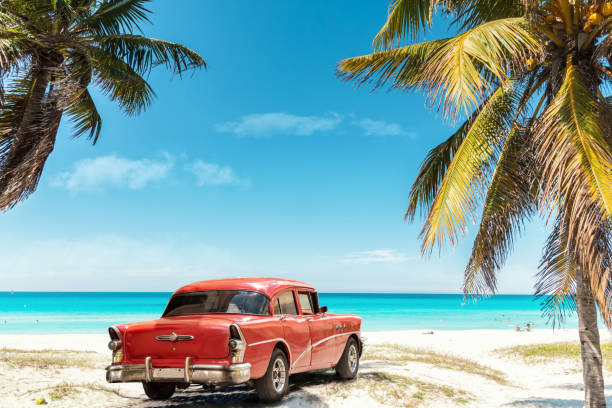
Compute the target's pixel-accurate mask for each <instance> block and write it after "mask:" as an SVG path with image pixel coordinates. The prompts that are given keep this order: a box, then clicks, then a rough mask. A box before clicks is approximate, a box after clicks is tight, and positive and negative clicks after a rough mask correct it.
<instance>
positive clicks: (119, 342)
mask: <svg viewBox="0 0 612 408" xmlns="http://www.w3.org/2000/svg"><path fill="white" fill-rule="evenodd" d="M108 334H109V336H110V338H111V340H110V341H109V342H108V348H109V349H110V350H112V351H113V364H116V363H120V362H121V361H123V339H122V338H121V332H120V331H119V329H118V328H116V327H115V326H111V327H109V328H108Z"/></svg>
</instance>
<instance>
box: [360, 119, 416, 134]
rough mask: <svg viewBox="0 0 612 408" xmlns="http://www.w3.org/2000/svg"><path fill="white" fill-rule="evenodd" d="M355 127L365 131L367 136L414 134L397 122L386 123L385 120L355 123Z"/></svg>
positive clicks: (368, 120) (367, 120)
mask: <svg viewBox="0 0 612 408" xmlns="http://www.w3.org/2000/svg"><path fill="white" fill-rule="evenodd" d="M353 124H354V125H355V126H358V127H360V128H361V129H362V130H363V134H364V135H366V136H407V135H412V133H410V132H407V131H405V130H404V129H402V127H401V126H400V125H399V124H398V123H395V122H385V121H383V120H374V119H370V118H365V119H360V120H355V121H353Z"/></svg>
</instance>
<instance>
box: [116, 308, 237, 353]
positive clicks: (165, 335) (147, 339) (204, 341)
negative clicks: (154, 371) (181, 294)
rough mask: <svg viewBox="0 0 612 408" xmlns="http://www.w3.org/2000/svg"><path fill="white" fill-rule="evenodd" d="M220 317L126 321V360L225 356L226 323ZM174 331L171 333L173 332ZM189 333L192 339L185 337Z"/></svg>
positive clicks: (227, 351) (226, 350)
mask: <svg viewBox="0 0 612 408" xmlns="http://www.w3.org/2000/svg"><path fill="white" fill-rule="evenodd" d="M231 323H232V322H231V321H229V320H226V319H223V318H216V317H205V316H197V317H195V316H177V317H166V318H161V319H157V320H151V321H148V322H139V323H132V324H129V325H128V327H127V332H126V338H125V342H126V354H127V357H128V358H130V359H140V358H143V359H144V358H146V357H151V358H152V359H154V360H155V359H184V358H186V357H192V358H224V357H227V356H228V355H229V347H228V341H229V326H230V324H231ZM173 333H174V334H173ZM189 336H192V337H193V339H188V338H189Z"/></svg>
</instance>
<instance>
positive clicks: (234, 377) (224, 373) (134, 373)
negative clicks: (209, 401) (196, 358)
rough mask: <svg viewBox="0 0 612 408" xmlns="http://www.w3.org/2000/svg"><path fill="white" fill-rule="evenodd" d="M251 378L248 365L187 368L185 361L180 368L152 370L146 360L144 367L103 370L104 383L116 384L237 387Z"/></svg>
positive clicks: (108, 368)
mask: <svg viewBox="0 0 612 408" xmlns="http://www.w3.org/2000/svg"><path fill="white" fill-rule="evenodd" d="M250 377H251V364H249V363H242V364H231V365H223V364H191V358H190V357H187V358H186V359H185V367H184V368H168V367H154V366H153V359H151V357H147V358H146V359H145V363H144V364H124V365H111V366H108V367H106V381H108V382H109V383H118V382H142V381H144V382H176V383H187V384H190V383H195V384H221V385H224V384H241V383H244V382H247V381H248V380H249V378H250Z"/></svg>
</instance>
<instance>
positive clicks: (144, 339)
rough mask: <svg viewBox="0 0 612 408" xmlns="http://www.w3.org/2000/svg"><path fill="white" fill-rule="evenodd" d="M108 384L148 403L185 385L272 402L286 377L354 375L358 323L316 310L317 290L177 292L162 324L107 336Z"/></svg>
mask: <svg viewBox="0 0 612 408" xmlns="http://www.w3.org/2000/svg"><path fill="white" fill-rule="evenodd" d="M109 334H110V337H111V341H110V342H109V345H108V347H109V348H110V349H111V350H112V351H113V358H112V365H110V366H108V367H107V369H106V379H107V381H108V382H111V383H117V382H142V384H143V387H144V391H145V393H146V394H147V396H149V398H151V399H156V400H159V399H167V398H170V397H171V396H172V394H174V391H175V390H176V388H177V387H178V388H186V387H188V386H189V385H190V384H205V385H232V384H241V383H248V384H251V385H252V386H254V387H255V389H256V391H257V394H258V395H259V397H260V399H262V400H264V401H268V402H272V401H278V400H280V399H281V398H282V397H283V395H285V394H286V393H287V389H288V386H289V381H288V380H289V376H290V375H291V374H295V373H301V372H305V371H312V370H320V369H325V368H335V370H336V372H337V374H338V375H339V376H340V377H341V378H345V379H350V378H354V377H355V375H357V370H358V369H359V358H360V357H361V352H362V350H363V343H362V340H361V318H360V317H359V316H356V315H346V314H343V315H336V314H331V313H328V312H327V307H326V306H319V297H318V294H317V292H316V291H315V289H314V288H313V287H312V286H310V285H308V284H306V283H303V282H298V281H294V280H286V279H274V278H237V279H220V280H209V281H203V282H196V283H192V284H190V285H187V286H183V287H182V288H180V289H179V290H177V291H176V292H174V294H172V296H171V297H170V301H169V302H168V306H166V310H165V311H164V313H163V315H162V317H161V318H159V319H157V320H152V321H148V322H139V323H127V324H120V325H117V326H111V327H110V328H109Z"/></svg>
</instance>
